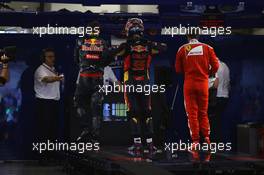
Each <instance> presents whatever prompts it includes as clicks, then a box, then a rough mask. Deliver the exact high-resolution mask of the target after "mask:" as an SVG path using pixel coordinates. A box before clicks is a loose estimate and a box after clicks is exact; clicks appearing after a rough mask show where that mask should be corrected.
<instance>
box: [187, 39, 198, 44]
mask: <svg viewBox="0 0 264 175" xmlns="http://www.w3.org/2000/svg"><path fill="white" fill-rule="evenodd" d="M189 43H190V44H196V43H199V41H198V40H197V39H191V40H190V41H189Z"/></svg>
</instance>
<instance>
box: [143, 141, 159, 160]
mask: <svg viewBox="0 0 264 175" xmlns="http://www.w3.org/2000/svg"><path fill="white" fill-rule="evenodd" d="M144 153H145V154H146V156H147V157H148V158H153V156H154V155H155V154H157V153H161V150H158V149H157V148H156V147H155V146H154V145H153V143H149V144H148V145H147V149H145V150H144Z"/></svg>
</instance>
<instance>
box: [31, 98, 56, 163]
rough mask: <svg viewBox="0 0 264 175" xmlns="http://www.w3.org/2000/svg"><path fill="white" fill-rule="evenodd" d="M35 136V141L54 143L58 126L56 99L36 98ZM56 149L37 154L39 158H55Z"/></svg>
mask: <svg viewBox="0 0 264 175" xmlns="http://www.w3.org/2000/svg"><path fill="white" fill-rule="evenodd" d="M36 119H37V123H36V124H37V126H36V137H35V139H34V142H37V143H47V142H48V140H49V141H50V142H53V143H55V140H57V138H58V137H57V134H58V127H59V102H58V101H56V100H48V99H40V98H36ZM56 155H57V154H56V151H45V152H43V153H42V154H38V155H37V156H38V157H39V159H40V160H42V159H52V158H56Z"/></svg>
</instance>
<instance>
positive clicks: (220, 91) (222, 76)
mask: <svg viewBox="0 0 264 175" xmlns="http://www.w3.org/2000/svg"><path fill="white" fill-rule="evenodd" d="M219 65H220V66H219V69H218V71H217V73H216V75H215V80H214V82H213V87H214V88H216V89H217V92H216V108H215V109H216V110H215V114H216V115H215V119H213V118H212V119H211V120H215V121H214V123H215V125H212V126H214V127H215V128H212V135H214V138H215V139H216V140H215V141H217V142H219V141H222V138H221V135H220V134H221V133H222V128H221V127H222V124H221V123H222V122H221V121H222V120H221V117H222V114H223V112H224V111H225V108H226V106H227V104H228V99H229V91H230V71H229V68H228V66H227V65H226V64H225V63H224V62H222V61H220V62H219Z"/></svg>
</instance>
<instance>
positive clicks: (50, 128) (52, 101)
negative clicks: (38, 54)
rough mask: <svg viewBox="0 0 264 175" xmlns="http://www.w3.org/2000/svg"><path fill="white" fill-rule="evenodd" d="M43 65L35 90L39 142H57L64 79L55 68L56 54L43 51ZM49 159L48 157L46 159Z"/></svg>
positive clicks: (37, 75)
mask: <svg viewBox="0 0 264 175" xmlns="http://www.w3.org/2000/svg"><path fill="white" fill-rule="evenodd" d="M42 54H43V56H42V59H43V63H42V64H41V65H40V66H39V67H38V68H37V70H36V71H35V74H34V90H35V97H36V110H37V116H36V117H37V130H38V132H37V141H39V142H47V140H50V141H55V140H56V134H57V132H56V131H57V127H58V118H59V100H60V81H62V80H63V79H64V77H63V75H59V74H58V73H57V72H56V70H55V68H54V64H55V53H54V51H53V50H52V49H50V48H48V49H44V50H43V53H42ZM46 158H47V157H46Z"/></svg>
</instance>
